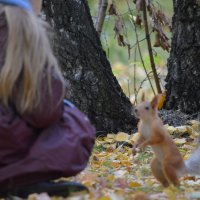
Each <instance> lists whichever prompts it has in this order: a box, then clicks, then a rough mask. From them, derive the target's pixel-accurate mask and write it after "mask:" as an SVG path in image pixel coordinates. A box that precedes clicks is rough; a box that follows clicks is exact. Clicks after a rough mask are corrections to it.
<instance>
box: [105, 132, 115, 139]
mask: <svg viewBox="0 0 200 200" xmlns="http://www.w3.org/2000/svg"><path fill="white" fill-rule="evenodd" d="M107 138H109V139H113V138H115V134H113V133H108V134H107Z"/></svg>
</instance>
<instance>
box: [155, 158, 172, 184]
mask: <svg viewBox="0 0 200 200" xmlns="http://www.w3.org/2000/svg"><path fill="white" fill-rule="evenodd" d="M151 170H152V173H153V175H154V176H155V178H156V179H157V180H158V181H159V182H161V183H162V185H163V186H164V187H168V186H169V182H168V180H167V179H166V178H165V174H164V173H163V169H162V166H161V163H160V162H159V160H158V159H157V158H156V157H155V158H153V159H152V161H151Z"/></svg>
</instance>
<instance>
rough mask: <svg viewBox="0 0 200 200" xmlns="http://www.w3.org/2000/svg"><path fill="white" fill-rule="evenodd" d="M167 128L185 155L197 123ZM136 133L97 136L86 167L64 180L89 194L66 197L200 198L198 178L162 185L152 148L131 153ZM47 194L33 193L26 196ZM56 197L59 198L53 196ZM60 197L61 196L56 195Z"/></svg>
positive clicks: (103, 199)
mask: <svg viewBox="0 0 200 200" xmlns="http://www.w3.org/2000/svg"><path fill="white" fill-rule="evenodd" d="M166 127H167V129H168V132H169V134H170V135H171V137H172V138H173V139H174V141H175V143H176V144H177V146H178V148H179V150H180V152H181V154H182V156H183V158H184V159H187V158H188V157H189V156H190V154H191V152H192V151H193V150H194V149H195V147H196V144H197V138H198V135H199V131H198V130H199V123H198V122H197V121H190V123H189V125H186V126H180V127H176V128H175V127H172V126H167V125H166ZM137 136H138V134H137V133H136V134H132V135H128V134H126V133H118V134H116V135H114V134H108V135H107V137H98V138H97V139H96V144H95V147H94V150H93V153H92V156H91V159H90V162H89V164H88V167H87V168H86V169H85V170H84V171H83V172H82V173H81V174H79V175H77V176H76V177H72V178H70V179H67V180H73V181H79V182H81V183H83V184H84V185H86V186H87V187H88V188H89V193H88V194H79V195H77V194H76V195H74V196H73V197H70V198H66V199H74V200H79V199H80V200H84V199H88V200H90V199H91V200H96V199H97V200H126V199H133V200H134V199H135V200H148V199H159V200H165V199H170V200H174V199H178V200H183V199H200V192H199V188H200V179H198V178H197V177H190V176H188V177H183V178H181V186H180V188H175V187H172V186H171V187H169V188H163V187H162V186H161V185H160V183H159V182H158V181H156V179H155V178H154V177H153V175H152V173H151V170H150V160H151V158H152V155H153V154H152V151H151V148H150V147H148V148H146V149H145V150H143V151H139V152H137V153H136V154H135V155H133V154H132V149H131V146H132V144H134V142H135V140H136V139H137ZM49 198H50V197H48V196H47V195H46V196H45V194H42V196H41V195H40V196H37V195H32V196H30V197H29V199H31V200H33V199H43V200H44V199H45V200H48V199H49ZM53 199H55V200H56V199H58V198H53ZM59 199H61V198H59Z"/></svg>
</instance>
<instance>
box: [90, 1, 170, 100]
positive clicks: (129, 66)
mask: <svg viewBox="0 0 200 200" xmlns="http://www.w3.org/2000/svg"><path fill="white" fill-rule="evenodd" d="M98 2H99V0H88V4H89V7H90V12H91V15H92V18H93V21H94V24H95V20H96V16H97V12H98ZM112 2H114V3H115V5H116V9H117V12H118V14H119V15H120V16H121V19H122V21H123V26H124V29H123V32H124V36H126V37H125V38H124V39H125V41H126V42H127V43H129V44H130V46H131V47H133V48H131V51H130V57H129V53H128V48H127V47H123V46H119V45H118V42H117V38H116V35H115V31H114V30H113V29H114V25H115V17H114V16H110V15H109V14H108V11H107V13H106V14H107V15H106V18H105V22H104V26H103V30H102V34H101V42H102V46H103V48H104V50H105V52H106V54H107V58H108V59H109V61H110V63H111V66H112V70H113V73H114V75H115V76H116V77H117V79H118V81H119V83H120V85H121V87H122V89H123V91H124V92H125V94H126V95H127V97H130V100H131V102H135V92H134V91H135V90H134V87H135V89H136V90H139V91H140V92H139V96H140V94H141V92H142V91H145V93H147V94H148V95H147V96H148V98H151V97H152V96H153V92H152V89H151V87H150V84H149V82H148V81H147V80H145V78H146V74H145V72H144V69H143V67H142V63H141V59H140V57H139V53H138V51H137V53H136V59H134V55H135V46H137V45H135V44H136V41H137V40H136V33H135V31H134V27H133V24H132V22H131V20H130V19H131V17H132V18H133V19H135V17H136V15H137V14H138V12H137V11H136V8H135V4H134V3H133V0H115V1H114V0H109V5H110V4H111V3H112ZM127 2H128V3H129V5H130V7H131V10H132V14H133V16H132V15H131V13H130V12H129V8H128V5H127ZM153 3H154V5H155V6H156V7H157V8H158V9H160V10H162V11H163V12H164V13H165V14H166V16H167V17H169V19H170V20H171V18H172V15H173V5H172V1H171V0H167V1H162V0H159V1H153ZM109 5H108V9H109ZM141 17H142V15H141ZM148 20H149V28H150V32H151V42H152V45H153V43H154V40H155V34H154V32H152V28H151V18H150V17H148ZM137 32H138V35H139V41H140V40H142V41H141V42H140V46H141V49H142V56H143V59H144V62H145V65H146V68H147V69H148V72H151V66H150V60H149V54H148V48H147V43H146V40H143V39H144V38H145V32H144V27H143V26H142V27H139V26H138V27H137ZM165 32H166V35H167V36H168V37H169V38H170V39H171V32H170V31H169V30H168V29H166V30H165ZM170 42H171V41H170ZM153 51H154V59H155V64H156V68H157V71H158V74H159V77H160V82H161V86H162V90H163V91H164V85H165V81H164V80H165V76H166V73H167V67H166V64H167V58H168V57H169V53H168V52H167V51H164V50H163V49H161V48H160V47H156V48H155V47H153ZM134 73H135V76H134ZM134 77H135V78H134ZM151 79H152V83H153V86H154V89H155V91H156V87H155V84H154V80H153V77H152V74H151ZM144 80H145V81H144Z"/></svg>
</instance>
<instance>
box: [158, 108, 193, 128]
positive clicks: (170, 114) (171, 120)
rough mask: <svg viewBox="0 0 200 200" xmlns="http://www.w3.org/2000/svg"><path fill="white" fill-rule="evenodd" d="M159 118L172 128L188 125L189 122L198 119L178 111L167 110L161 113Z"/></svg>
mask: <svg viewBox="0 0 200 200" xmlns="http://www.w3.org/2000/svg"><path fill="white" fill-rule="evenodd" d="M159 116H160V117H161V119H162V120H163V123H164V124H169V125H170V126H181V125H185V124H187V121H188V120H191V119H196V117H197V116H195V115H187V114H185V113H182V112H181V111H178V110H165V109H162V110H160V111H159Z"/></svg>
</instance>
